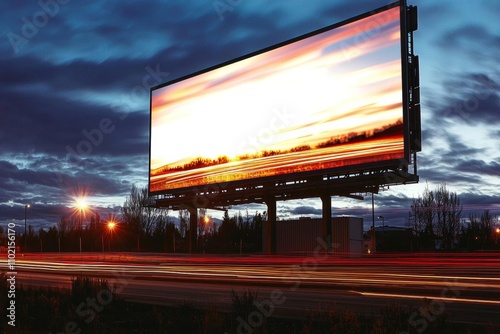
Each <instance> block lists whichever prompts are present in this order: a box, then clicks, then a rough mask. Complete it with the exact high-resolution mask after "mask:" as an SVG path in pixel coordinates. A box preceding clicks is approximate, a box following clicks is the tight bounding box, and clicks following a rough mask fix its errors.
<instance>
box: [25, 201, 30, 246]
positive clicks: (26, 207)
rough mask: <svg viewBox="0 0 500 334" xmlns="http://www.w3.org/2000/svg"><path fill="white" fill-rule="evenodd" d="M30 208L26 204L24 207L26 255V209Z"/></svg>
mask: <svg viewBox="0 0 500 334" xmlns="http://www.w3.org/2000/svg"><path fill="white" fill-rule="evenodd" d="M29 207H30V205H29V204H26V205H25V206H24V252H25V253H27V249H26V211H27V209H28V208H29Z"/></svg>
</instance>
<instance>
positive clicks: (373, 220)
mask: <svg viewBox="0 0 500 334" xmlns="http://www.w3.org/2000/svg"><path fill="white" fill-rule="evenodd" d="M372 233H373V252H375V251H376V250H377V242H376V240H375V201H374V199H373V193H372Z"/></svg>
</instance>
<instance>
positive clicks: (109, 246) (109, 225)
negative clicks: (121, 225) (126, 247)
mask: <svg viewBox="0 0 500 334" xmlns="http://www.w3.org/2000/svg"><path fill="white" fill-rule="evenodd" d="M115 227H116V223H115V222H114V221H110V222H108V229H109V240H108V251H110V252H111V235H112V234H113V230H114V229H115Z"/></svg>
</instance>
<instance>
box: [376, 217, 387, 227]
mask: <svg viewBox="0 0 500 334" xmlns="http://www.w3.org/2000/svg"><path fill="white" fill-rule="evenodd" d="M377 218H378V219H382V230H384V229H385V220H384V216H378V217H377Z"/></svg>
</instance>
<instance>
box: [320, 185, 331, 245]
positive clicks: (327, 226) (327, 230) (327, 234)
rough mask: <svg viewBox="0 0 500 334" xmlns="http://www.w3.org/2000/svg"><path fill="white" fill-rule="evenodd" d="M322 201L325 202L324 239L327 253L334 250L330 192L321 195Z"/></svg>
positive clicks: (323, 207) (323, 209)
mask: <svg viewBox="0 0 500 334" xmlns="http://www.w3.org/2000/svg"><path fill="white" fill-rule="evenodd" d="M321 202H322V203H323V206H322V211H323V222H322V223H323V226H322V231H323V241H324V242H325V244H326V249H325V252H326V253H331V252H332V197H331V196H330V195H329V194H325V195H322V196H321Z"/></svg>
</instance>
